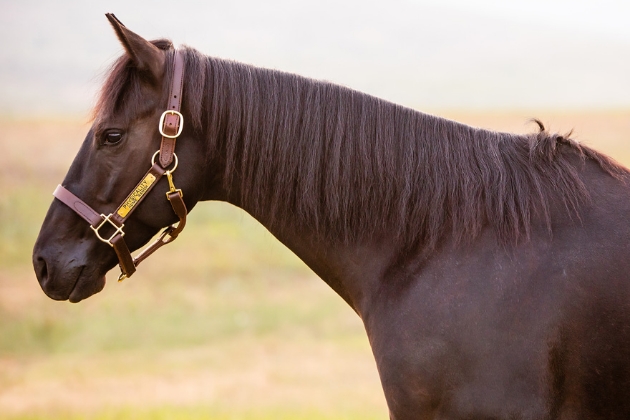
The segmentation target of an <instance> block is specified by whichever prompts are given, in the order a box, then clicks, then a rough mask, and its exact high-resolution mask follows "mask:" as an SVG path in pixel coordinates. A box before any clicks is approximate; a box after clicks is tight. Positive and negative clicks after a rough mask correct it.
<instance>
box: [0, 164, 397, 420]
mask: <svg viewBox="0 0 630 420" xmlns="http://www.w3.org/2000/svg"><path fill="white" fill-rule="evenodd" d="M36 175H37V174H35V175H33V179H20V180H17V181H16V182H15V183H14V184H11V185H9V184H7V185H5V189H4V194H3V195H2V196H1V197H0V220H6V221H8V222H7V223H3V224H1V225H0V419H1V420H5V419H6V420H18V419H19V420H22V419H99V420H100V419H244V420H245V419H271V418H273V419H371V418H384V417H386V411H385V410H384V400H383V398H382V393H381V390H380V385H379V384H378V380H377V374H376V369H375V366H374V363H373V361H372V357H371V354H370V349H369V346H368V343H367V338H366V336H365V332H364V330H363V327H362V325H361V322H360V320H359V319H358V317H357V316H356V315H355V314H354V313H353V312H352V310H351V309H350V308H349V307H347V305H346V304H345V303H344V302H343V301H342V300H341V298H339V297H338V296H337V295H335V294H334V292H332V290H330V289H329V288H328V286H326V285H325V284H324V283H323V282H322V281H321V280H320V279H318V278H317V277H316V276H315V275H314V274H313V273H311V271H310V270H309V269H308V268H307V267H306V266H305V265H304V264H303V263H302V262H301V261H300V260H299V259H298V258H297V257H295V256H294V255H293V254H292V253H291V252H290V251H289V250H287V249H286V248H285V247H284V246H282V245H281V244H279V243H278V242H277V241H276V240H275V238H273V236H272V235H271V234H270V233H268V232H267V231H266V230H265V229H264V228H263V227H262V226H260V225H259V224H258V223H257V222H256V221H255V220H253V219H252V218H251V217H249V216H248V215H247V214H245V213H244V212H242V211H241V210H239V209H236V208H234V207H232V206H230V205H227V204H223V203H202V204H200V205H198V206H197V207H196V208H195V209H194V211H193V212H192V213H191V215H190V218H189V221H188V226H187V228H186V230H185V231H184V232H183V234H182V235H181V236H180V239H178V240H177V241H176V242H175V243H174V244H173V245H170V246H169V247H165V248H163V249H161V250H160V251H159V252H158V253H157V254H156V255H155V256H154V257H153V258H151V259H149V260H147V261H146V262H144V263H143V265H142V266H141V267H140V268H139V271H138V273H137V274H135V275H134V277H133V278H131V279H128V280H126V281H124V282H123V283H120V284H119V283H117V282H116V281H115V277H116V273H114V272H112V273H110V274H109V275H108V279H109V281H108V283H107V285H106V287H105V289H104V290H103V291H102V292H101V293H99V294H97V295H95V296H94V297H91V298H89V299H87V300H86V301H83V302H81V303H79V304H76V305H74V304H69V303H67V302H55V301H52V300H50V299H49V298H47V297H46V296H45V295H44V294H43V293H42V291H41V289H40V288H39V285H38V284H37V281H36V279H35V275H34V273H33V269H32V267H31V261H30V260H31V257H30V256H31V252H32V246H33V243H34V241H35V239H36V237H37V233H38V230H39V226H40V225H41V222H42V220H43V218H44V216H45V213H46V210H47V207H48V206H49V204H50V202H51V201H52V197H51V194H50V191H48V190H49V189H50V185H48V184H51V183H50V182H45V181H44V180H37V176H36ZM167 260H168V261H169V264H168V265H166V264H164V262H165V261H167ZM251 372H256V374H255V375H254V377H253V379H252V378H250V375H251ZM357 372H358V374H357ZM258 377H261V378H264V383H263V384H260V383H259V379H256V378H258ZM173 378H174V379H173ZM171 380H172V381H173V382H174V385H173V389H172V395H169V393H171V391H168V392H167V393H166V396H163V397H159V398H158V397H154V396H153V395H152V393H151V389H152V387H153V386H154V385H153V384H155V383H161V384H163V383H166V384H167V385H162V386H165V387H166V388H167V389H169V388H168V386H170V385H168V384H169V381H171ZM138 383H140V385H138ZM207 384H211V385H212V386H214V387H216V390H215V392H214V394H212V393H211V394H203V393H202V394H200V395H199V396H197V397H188V396H187V395H188V393H190V392H193V391H194V390H196V389H200V390H202V391H203V387H204V386H207ZM366 384H367V385H366ZM234 387H236V388H234ZM103 388H104V389H103ZM42 389H43V390H42ZM191 390H193V391H191ZM235 390H236V391H235ZM135 392H138V393H139V395H138V398H137V399H135V398H134V399H132V400H131V401H130V400H129V398H127V394H129V393H131V394H133V393H135ZM235 392H236V393H237V394H238V396H235ZM51 393H52V396H50V395H51ZM75 393H76V394H77V395H78V396H77V397H76V399H74V398H72V396H73V395H74V394H75ZM110 394H111V395H113V396H110ZM180 394H181V395H180ZM181 398H184V399H185V401H184V402H178V401H179V399H181ZM81 399H85V400H88V401H89V403H85V404H84V403H82V402H81Z"/></svg>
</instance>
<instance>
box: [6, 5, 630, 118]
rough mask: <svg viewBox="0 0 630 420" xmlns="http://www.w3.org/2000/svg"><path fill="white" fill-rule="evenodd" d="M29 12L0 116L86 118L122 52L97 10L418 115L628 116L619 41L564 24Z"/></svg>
mask: <svg viewBox="0 0 630 420" xmlns="http://www.w3.org/2000/svg"><path fill="white" fill-rule="evenodd" d="M39 3H40V2H35V1H22V2H20V3H19V4H17V2H16V3H15V4H10V6H7V8H6V9H7V10H6V12H5V13H4V14H3V15H0V35H2V38H3V39H4V40H5V43H4V44H3V46H2V47H1V49H0V89H1V91H0V111H2V112H3V113H5V114H6V113H11V114H24V113H36V114H48V113H55V114H59V113H61V114H76V113H79V114H86V113H87V109H88V108H89V106H90V104H91V103H92V101H93V100H94V94H95V91H96V89H97V86H98V85H99V83H100V80H101V78H100V75H102V74H103V72H104V71H105V70H106V69H107V65H108V63H111V61H112V60H113V59H114V58H115V57H116V56H117V55H118V54H120V52H121V48H120V47H119V45H118V43H117V41H116V39H115V37H114V35H113V33H112V31H111V29H110V28H109V25H108V23H107V21H106V19H105V18H104V16H103V13H104V12H105V11H114V12H115V13H117V15H118V17H119V18H120V19H121V20H122V21H123V22H125V23H126V24H127V25H128V26H129V27H130V28H131V29H132V30H134V31H136V32H138V33H140V34H141V35H144V36H146V37H148V38H156V37H161V36H164V37H169V38H171V39H172V40H173V41H175V43H176V44H179V43H188V44H190V45H192V46H194V47H196V48H197V49H199V50H201V51H202V52H204V53H207V54H211V55H217V56H222V57H226V58H230V59H235V60H239V61H245V62H249V63H253V64H255V65H259V66H264V67H272V68H278V69H282V70H286V71H291V72H296V73H300V74H303V75H306V76H310V77H315V78H320V79H327V80H331V81H333V82H336V83H340V84H344V85H346V86H350V87H352V88H355V89H359V90H361V91H364V92H368V93H371V94H373V95H376V96H380V97H383V98H385V99H389V100H391V101H394V102H398V103H402V104H404V105H407V106H411V107H415V108H419V109H432V108H433V109H435V108H540V107H544V108H567V107H569V108H597V107H600V108H601V107H607V108H609V107H630V77H629V75H630V41H629V42H625V41H623V40H612V39H610V38H606V37H604V36H592V35H589V34H587V33H585V32H583V31H581V30H580V27H579V25H576V26H575V28H574V30H571V29H570V28H571V26H570V25H567V24H566V22H564V25H562V26H561V27H553V26H551V25H549V24H548V23H545V24H543V23H536V24H532V23H527V22H525V21H522V20H513V19H505V18H500V17H497V16H488V15H483V14H479V13H477V14H471V13H470V12H463V11H458V10H456V9H453V8H448V9H447V8H440V7H438V6H432V5H427V2H420V3H418V4H415V3H414V4H411V2H404V1H402V2H394V3H392V4H391V5H388V6H384V5H375V4H371V3H370V4H367V3H366V5H365V6H361V5H362V3H359V2H356V1H351V2H347V3H339V4H338V3H333V2H323V3H317V4H312V5H310V6H309V5H308V4H307V3H305V4H306V5H305V6H304V5H296V4H295V3H293V2H288V1H276V2H275V3H274V4H272V5H269V4H268V3H266V2H256V3H251V4H247V3H244V2H235V3H230V4H227V5H225V4H224V5H221V6H219V5H213V4H210V3H212V2H208V4H206V3H201V2H200V3H198V4H195V5H194V6H191V3H190V2H188V3H187V2H178V7H177V8H174V9H173V11H172V13H169V14H168V16H167V15H165V14H163V13H162V10H163V9H164V7H163V6H164V4H166V3H164V2H146V5H145V6H144V7H141V5H142V4H143V2H133V5H131V4H127V3H129V2H122V1H114V2H107V5H106V6H100V5H93V4H92V3H91V2H75V1H70V0H58V1H57V2H54V3H44V4H43V5H42V4H39ZM162 3H163V4H162ZM105 7H106V8H105ZM541 13H544V10H543V11H541ZM570 16H571V15H570V10H567V20H570ZM6 40H8V41H9V42H6Z"/></svg>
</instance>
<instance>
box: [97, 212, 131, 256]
mask: <svg viewBox="0 0 630 420" xmlns="http://www.w3.org/2000/svg"><path fill="white" fill-rule="evenodd" d="M113 215H114V214H113V213H109V214H108V215H107V216H105V215H104V214H102V213H101V217H102V218H103V221H102V222H101V223H100V224H99V225H98V226H97V227H94V226H90V228H92V230H93V231H94V233H96V237H97V238H98V239H100V240H101V241H103V242H105V243H106V244H109V246H111V247H112V248H113V247H114V244H112V239H114V237H115V236H116V235H118V234H119V233H120V236H125V232H123V228H124V227H125V224H124V223H123V224H122V225H120V227H119V226H118V225H117V224H116V223H114V222H113V221H112V220H111V219H110V217H112V216H113ZM107 222H109V224H110V225H112V226H113V227H114V229H116V231H115V232H114V233H112V235H111V236H110V237H109V239H105V238H103V237H102V236H101V234H100V233H99V230H100V229H101V228H102V227H103V226H104V225H105V223H107Z"/></svg>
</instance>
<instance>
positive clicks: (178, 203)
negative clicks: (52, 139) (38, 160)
mask: <svg viewBox="0 0 630 420" xmlns="http://www.w3.org/2000/svg"><path fill="white" fill-rule="evenodd" d="M183 80H184V57H183V55H182V53H181V51H179V50H177V51H175V62H174V67H173V79H172V81H171V88H170V92H169V99H168V106H167V110H166V111H164V112H163V113H162V117H161V118H160V123H159V131H160V134H161V135H162V143H161V145H160V150H158V151H157V152H155V154H154V155H153V159H152V166H151V168H150V169H149V170H148V171H147V173H146V174H145V175H144V176H143V177H142V179H141V180H140V182H139V183H138V185H136V187H135V188H134V189H133V190H132V191H131V193H129V195H128V196H127V198H125V200H123V202H122V203H121V204H120V206H118V208H117V209H116V210H115V211H114V212H113V213H110V214H108V215H107V216H105V215H104V214H100V213H98V212H97V211H95V210H94V209H92V208H91V207H90V206H88V205H87V204H86V203H85V202H84V201H83V200H81V199H80V198H79V197H77V196H76V195H74V194H73V193H71V192H70V191H68V190H67V189H66V188H65V187H63V186H61V185H59V186H57V188H56V189H55V191H54V192H53V195H54V196H55V198H57V199H58V200H59V201H61V202H62V203H64V204H65V205H67V206H68V207H70V209H72V210H74V212H75V213H76V214H78V215H79V216H81V217H82V218H83V219H84V220H85V221H86V222H88V223H89V224H90V227H91V228H92V230H93V231H94V233H95V234H96V236H97V237H98V239H100V240H101V241H103V242H105V243H106V244H108V245H110V246H111V247H112V248H114V251H115V252H116V255H117V256H118V262H119V265H120V271H121V273H120V276H119V277H118V281H122V280H124V279H125V278H127V277H131V275H132V274H133V273H134V272H135V271H136V267H137V266H138V264H140V263H141V262H142V261H144V260H145V259H146V258H147V257H148V256H149V255H151V254H153V253H154V252H155V251H157V250H158V249H159V248H160V247H162V246H163V245H166V244H168V243H171V242H173V241H174V240H175V239H176V238H177V236H178V235H179V233H180V232H181V231H182V230H183V229H184V226H186V215H187V214H188V210H187V209H186V204H184V198H183V197H184V194H183V193H182V191H181V190H179V189H177V188H175V185H174V183H173V172H174V171H175V169H177V164H178V161H177V155H176V154H175V142H176V140H177V137H179V135H180V134H181V132H182V129H183V127H184V117H183V116H182V114H181V112H180V111H181V101H182V91H183ZM158 154H159V160H158V162H155V158H156V156H157V155H158ZM173 161H174V164H173ZM171 164H173V167H172V168H171V169H167V168H168V167H169V166H170V165H171ZM164 175H166V177H167V179H168V183H169V187H170V190H169V191H168V192H167V193H166V199H167V200H168V201H169V202H170V203H171V207H172V208H173V211H174V212H175V214H176V215H177V217H178V218H179V222H178V223H177V224H173V225H171V226H168V227H167V228H166V229H164V230H163V231H162V233H161V234H160V236H159V237H158V238H157V239H156V240H155V241H154V242H153V243H152V244H151V245H149V246H147V247H146V248H145V249H144V250H142V251H141V252H140V254H138V256H137V257H135V258H134V257H132V255H131V252H130V251H129V247H128V246H127V243H126V242H125V239H124V236H125V232H124V230H123V228H124V227H125V221H126V220H127V219H128V218H129V216H131V213H133V211H134V210H135V209H136V208H137V207H138V205H139V204H140V203H141V202H142V200H144V198H145V197H146V196H147V194H148V193H149V191H151V190H152V189H153V187H155V185H157V183H158V181H159V180H160V178H162V177H163V176H164ZM105 229H109V230H110V231H112V230H113V233H110V234H109V235H105V236H104V234H103V233H102V230H105Z"/></svg>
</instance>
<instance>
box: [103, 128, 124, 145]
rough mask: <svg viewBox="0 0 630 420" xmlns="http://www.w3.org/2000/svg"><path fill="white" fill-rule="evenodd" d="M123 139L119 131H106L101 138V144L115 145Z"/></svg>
mask: <svg viewBox="0 0 630 420" xmlns="http://www.w3.org/2000/svg"><path fill="white" fill-rule="evenodd" d="M122 138H123V133H122V132H120V131H108V132H106V133H105V135H104V136H103V143H104V144H110V145H111V144H116V143H120V141H121V140H122Z"/></svg>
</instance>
